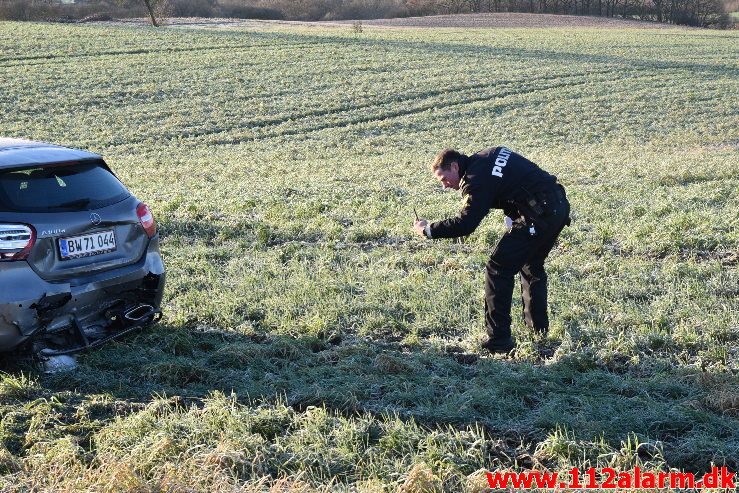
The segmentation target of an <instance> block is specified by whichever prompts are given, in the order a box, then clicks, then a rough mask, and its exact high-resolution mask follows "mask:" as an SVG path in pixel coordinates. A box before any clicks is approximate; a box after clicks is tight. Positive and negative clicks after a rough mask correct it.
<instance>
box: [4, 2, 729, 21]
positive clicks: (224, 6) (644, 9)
mask: <svg viewBox="0 0 739 493" xmlns="http://www.w3.org/2000/svg"><path fill="white" fill-rule="evenodd" d="M734 10H739V0H76V3H73V4H70V3H62V1H61V0H0V18H1V19H7V20H69V21H75V20H79V19H83V18H89V19H90V20H99V19H101V18H107V17H109V18H121V17H141V16H143V15H146V16H149V17H151V20H152V23H154V24H156V23H157V19H162V18H166V17H233V18H251V19H275V20H301V21H321V20H323V21H329V20H349V19H355V20H362V19H377V18H393V17H410V16H426V15H443V14H466V13H503V12H520V13H536V14H569V15H586V16H602V17H620V18H624V19H638V20H646V21H655V22H663V23H670V24H682V25H689V26H713V27H730V26H731V25H732V20H733V19H732V17H731V16H730V15H729V13H730V12H732V11H734Z"/></svg>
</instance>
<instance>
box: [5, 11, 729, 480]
mask: <svg viewBox="0 0 739 493" xmlns="http://www.w3.org/2000/svg"><path fill="white" fill-rule="evenodd" d="M0 40H1V43H0V73H2V79H1V80H2V91H0V134H1V135H4V136H14V137H25V138H33V139H39V140H48V141H52V142H56V143H61V144H65V145H71V146H75V147H82V148H87V149H92V150H95V151H98V152H100V153H102V154H104V156H105V157H106V158H107V161H108V163H109V164H110V165H111V167H112V168H113V169H114V170H115V171H116V173H117V174H118V175H119V176H120V177H121V179H122V180H123V181H124V182H125V183H126V184H128V185H129V187H130V188H131V190H132V191H133V192H134V193H135V194H136V195H137V196H138V197H140V198H142V199H143V200H145V201H146V202H147V203H148V204H149V205H150V206H151V207H152V209H153V210H154V212H155V216H156V218H157V220H158V224H159V229H160V232H161V236H162V247H163V253H164V255H165V260H166V263H167V267H168V270H169V273H168V276H169V277H168V287H167V294H166V305H165V319H164V320H163V322H162V323H161V324H160V325H158V326H156V327H154V328H153V329H151V330H148V331H146V332H144V333H141V334H139V335H136V336H133V337H129V338H127V339H125V340H123V341H120V342H116V343H111V344H110V345H108V346H106V347H104V348H103V349H101V350H98V351H95V352H92V353H89V354H85V355H83V356H81V357H80V359H79V369H78V370H77V371H75V372H73V373H68V374H58V375H52V376H47V375H43V374H42V373H40V372H38V371H37V370H34V369H33V368H32V367H30V366H24V365H23V364H20V366H19V363H17V362H16V363H10V362H5V363H3V365H2V367H3V370H4V371H5V372H6V373H5V374H2V375H1V376H0V490H2V491H4V492H6V491H7V492H21V491H46V490H48V491H52V490H53V491H110V492H118V491H136V492H144V491H146V492H148V491H151V492H155V491H207V492H214V491H224V492H225V491H235V490H236V488H237V487H240V488H243V491H273V492H278V491H280V492H281V491H304V492H312V491H325V490H331V491H346V492H348V491H358V492H379V491H388V492H390V491H396V490H398V491H401V492H405V493H415V492H418V493H420V492H421V491H424V488H426V490H427V491H436V492H441V491H444V492H473V491H485V489H484V488H482V486H484V483H483V482H481V481H482V475H481V470H483V469H484V470H494V469H516V470H521V469H524V468H540V469H541V468H544V467H546V468H549V469H551V470H565V469H569V468H570V467H572V466H575V465H577V466H582V467H588V466H607V465H610V466H612V467H616V468H620V469H626V468H630V467H632V466H634V465H637V464H640V465H642V467H644V468H648V469H652V470H667V469H669V468H679V469H683V470H686V471H693V472H703V471H705V470H707V469H709V468H710V467H711V465H712V463H715V464H718V465H727V466H730V467H731V468H733V469H734V470H736V469H739V376H738V375H739V363H738V359H739V343H738V342H737V341H738V340H739V270H738V269H737V263H738V262H739V253H738V252H739V107H738V106H737V97H736V95H737V94H739V33H737V32H720V31H708V30H682V29H669V30H626V29H624V30H615V29H614V30H604V31H597V30H589V29H510V30H454V29H435V30H387V29H383V30H380V29H377V30H375V29H369V28H365V29H364V32H363V33H361V34H360V33H353V32H352V30H351V27H350V26H347V27H342V28H318V27H279V28H277V27H274V28H270V27H262V28H260V29H256V30H195V29H182V30H177V29H162V30H153V29H148V28H125V27H101V26H63V25H44V24H13V23H4V24H3V23H0ZM494 145H507V146H508V147H510V148H511V149H513V150H515V151H518V152H521V153H522V154H524V155H526V156H527V157H529V158H531V159H533V160H534V161H536V162H538V163H539V164H541V165H542V166H543V167H544V168H545V169H547V170H549V171H551V172H553V173H554V174H556V175H557V176H558V177H559V179H560V181H561V182H562V183H564V185H565V186H566V187H567V190H568V194H569V197H570V201H571V203H572V208H573V219H574V222H573V225H572V227H571V228H568V229H566V230H565V231H564V232H563V234H562V237H561V241H560V243H559V245H558V246H557V247H556V248H555V250H554V251H553V252H552V254H551V257H550V260H549V263H548V265H549V269H548V270H549V278H550V281H549V282H550V307H551V318H552V328H551V333H550V334H549V336H548V338H547V339H546V340H537V339H536V338H535V336H534V335H533V334H532V333H530V332H529V331H528V330H527V329H526V328H525V327H524V326H523V324H522V322H521V321H520V320H519V317H514V320H515V325H514V334H515V335H516V337H517V339H518V342H519V350H518V353H517V355H516V357H515V358H513V359H504V358H499V357H496V358H492V357H487V356H483V354H482V352H480V350H479V349H478V341H479V339H480V337H481V336H482V335H483V329H482V327H483V313H482V293H483V274H484V263H485V261H486V259H487V256H488V255H489V254H490V251H491V248H492V245H494V244H495V242H496V240H497V238H498V237H499V236H500V235H501V234H502V233H503V231H504V230H503V225H502V214H501V213H500V212H499V211H493V212H492V213H491V214H490V216H489V217H488V218H487V219H486V220H485V221H484V222H483V224H482V225H481V226H480V228H478V230H477V231H476V232H475V233H474V234H473V235H471V236H470V237H469V238H467V239H466V241H465V242H463V243H455V242H451V241H445V240H442V241H437V242H430V241H424V240H422V239H418V238H415V237H413V236H412V234H411V231H410V226H411V222H412V218H413V209H412V208H413V207H414V206H415V207H416V209H417V210H418V211H419V214H420V215H421V216H425V217H429V218H431V219H439V218H442V217H445V216H447V215H453V214H455V213H456V211H457V210H458V208H459V205H460V197H459V195H456V194H453V193H443V192H442V191H441V190H439V187H438V185H437V184H436V182H435V180H434V179H433V177H432V176H431V175H430V172H429V171H428V164H429V162H430V160H431V158H432V157H433V155H434V153H435V152H436V151H437V150H438V149H440V148H442V147H447V146H451V147H456V148H458V149H460V150H462V151H466V152H474V151H476V150H479V149H482V148H485V147H488V146H494ZM518 297H519V295H518V294H516V293H514V302H515V304H514V312H515V314H518V313H520V310H521V305H520V300H519V299H518ZM541 348H549V349H551V350H553V351H554V355H553V356H552V357H551V358H549V359H546V360H541V359H540V357H539V356H538V354H539V349H541ZM461 353H477V354H479V355H480V356H481V358H480V359H479V360H477V361H472V359H468V358H465V357H461V356H460V354H461ZM270 488H272V489H271V490H270ZM398 488H400V489H398ZM487 491H489V490H487Z"/></svg>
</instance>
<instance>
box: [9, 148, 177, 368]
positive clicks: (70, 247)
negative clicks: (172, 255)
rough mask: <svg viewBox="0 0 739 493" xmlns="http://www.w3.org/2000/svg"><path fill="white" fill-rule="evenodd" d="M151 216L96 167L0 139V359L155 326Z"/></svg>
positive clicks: (64, 153) (86, 158)
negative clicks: (14, 352)
mask: <svg viewBox="0 0 739 493" xmlns="http://www.w3.org/2000/svg"><path fill="white" fill-rule="evenodd" d="M164 281H165V269H164V264H163V262H162V258H161V255H160V253H159V235H158V234H157V228H156V223H155V222H154V218H153V216H152V213H151V211H150V210H149V207H148V206H147V205H146V204H144V203H142V202H141V201H139V200H138V199H137V198H136V197H134V196H133V195H132V194H131V193H130V192H129V191H128V190H127V189H126V187H125V186H124V185H123V184H122V183H121V182H120V181H119V180H118V178H116V176H115V175H114V174H113V172H112V171H111V170H110V168H109V167H108V165H107V164H106V163H105V161H103V159H102V157H101V156H99V155H98V154H94V153H91V152H87V151H82V150H79V149H71V148H67V147H61V146H57V145H53V144H47V143H43V142H33V141H27V140H18V139H0V351H2V352H6V351H11V350H14V349H30V350H32V351H33V352H34V353H36V354H39V355H41V356H42V357H43V356H57V355H63V354H70V353H74V352H77V351H80V350H83V349H88V348H91V347H95V346H98V345H100V344H102V343H104V342H106V341H108V340H110V339H113V338H115V337H117V336H120V335H122V334H125V333H127V332H130V331H132V330H134V329H136V328H138V327H142V326H144V325H147V324H150V323H152V322H153V321H155V320H157V319H158V318H159V317H160V316H161V311H160V305H161V301H162V294H163V290H164Z"/></svg>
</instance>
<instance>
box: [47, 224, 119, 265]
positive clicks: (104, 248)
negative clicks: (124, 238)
mask: <svg viewBox="0 0 739 493" xmlns="http://www.w3.org/2000/svg"><path fill="white" fill-rule="evenodd" d="M114 250H115V234H113V230H112V229H106V230H105V231H98V232H96V233H90V234H86V235H79V236H70V237H69V238H60V239H59V253H60V255H61V257H62V260H69V259H72V258H79V257H91V256H93V255H100V254H101V253H108V252H112V251H114Z"/></svg>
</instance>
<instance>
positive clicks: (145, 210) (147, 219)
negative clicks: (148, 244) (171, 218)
mask: <svg viewBox="0 0 739 493" xmlns="http://www.w3.org/2000/svg"><path fill="white" fill-rule="evenodd" d="M136 215H137V216H139V221H141V225H142V226H143V227H144V231H146V235H147V236H148V237H149V238H151V237H152V236H154V235H155V234H157V223H156V222H155V221H154V215H153V214H152V213H151V209H149V206H148V205H146V204H144V203H141V204H139V206H138V207H136Z"/></svg>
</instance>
